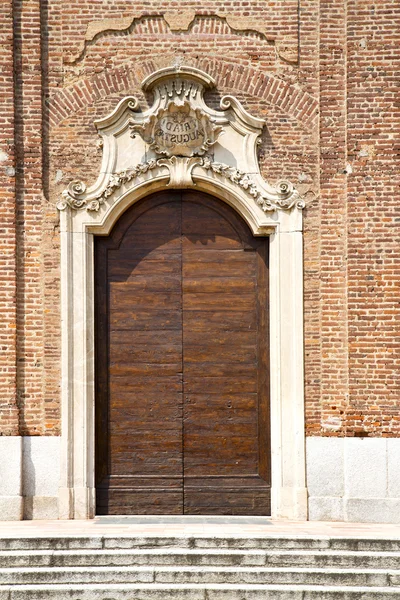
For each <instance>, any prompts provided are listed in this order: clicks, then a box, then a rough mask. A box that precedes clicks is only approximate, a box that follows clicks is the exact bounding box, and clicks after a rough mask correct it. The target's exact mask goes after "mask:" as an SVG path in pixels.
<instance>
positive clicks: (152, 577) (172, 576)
mask: <svg viewBox="0 0 400 600" xmlns="http://www.w3.org/2000/svg"><path fill="white" fill-rule="evenodd" d="M50 582H51V584H66V583H69V584H72V583H73V584H87V583H94V584H100V583H104V584H115V583H118V584H123V583H164V584H167V583H168V584H170V583H172V584H176V583H180V584H186V583H196V584H198V583H203V584H215V583H217V584H218V583H231V584H241V583H245V584H247V583H250V584H268V585H276V584H278V585H281V584H282V585H283V584H284V585H294V584H297V585H326V586H335V585H339V586H364V587H367V586H377V587H388V586H400V571H386V570H379V569H365V570H356V571H355V570H353V569H352V570H349V569H300V568H297V569H293V568H265V567H248V568H237V567H225V568H223V569H218V568H215V567H178V568H177V567H157V568H154V567H119V568H117V569H115V568H113V567H90V568H89V569H88V568H84V569H82V568H78V567H65V568H60V567H54V568H52V569H47V568H39V569H37V568H24V569H20V568H12V569H5V568H0V589H1V586H2V585H12V584H15V585H22V584H23V585H25V584H49V583H50Z"/></svg>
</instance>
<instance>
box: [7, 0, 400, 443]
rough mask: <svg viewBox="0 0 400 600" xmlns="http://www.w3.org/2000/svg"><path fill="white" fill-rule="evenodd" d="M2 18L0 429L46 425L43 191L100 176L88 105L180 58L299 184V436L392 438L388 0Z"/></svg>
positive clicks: (47, 212) (51, 431)
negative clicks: (302, 403) (244, 112)
mask: <svg viewBox="0 0 400 600" xmlns="http://www.w3.org/2000/svg"><path fill="white" fill-rule="evenodd" d="M12 7H13V11H12ZM0 19H1V22H2V24H4V26H3V27H2V30H1V32H0V40H1V49H2V52H1V53H0V62H1V66H2V69H1V71H0V83H1V85H2V89H3V90H5V93H3V94H2V95H1V98H0V102H1V103H2V110H1V112H0V125H1V127H0V144H1V146H0V152H1V154H0V169H1V172H2V176H3V178H4V185H2V187H1V188H0V200H1V203H0V214H1V238H0V244H1V252H0V260H1V261H2V264H1V266H2V269H1V273H2V275H1V277H2V286H1V288H0V290H1V291H0V307H1V310H2V314H3V315H4V318H3V319H2V321H3V322H2V328H1V332H0V343H1V352H2V361H1V365H0V381H1V384H2V387H3V389H4V392H3V393H2V395H1V399H0V426H1V433H3V435H16V434H18V432H20V433H21V434H22V435H43V434H46V435H56V434H58V433H59V429H60V422H59V402H60V390H59V382H60V309H59V236H58V214H57V211H56V209H55V203H56V201H57V199H58V196H59V194H60V192H61V191H62V190H63V189H64V188H65V187H66V185H67V183H68V182H69V181H70V180H71V179H72V178H74V179H83V180H84V181H86V182H87V183H92V182H93V181H94V180H95V178H96V177H97V173H98V169H99V165H100V160H101V151H100V149H99V148H98V147H97V145H96V142H97V139H98V137H97V134H96V130H95V128H94V126H93V120H94V119H96V118H99V117H101V116H104V115H105V114H107V113H108V112H110V111H111V110H112V109H113V108H114V107H115V105H116V103H117V102H118V101H119V100H120V99H121V98H122V97H123V96H125V95H127V94H132V95H136V96H137V97H138V98H139V100H140V102H141V103H142V105H143V106H146V104H147V103H148V102H149V101H151V99H150V98H145V97H144V96H143V94H142V92H141V89H140V82H141V80H142V79H143V78H144V77H145V76H146V75H147V74H149V73H150V72H152V71H154V70H156V69H158V68H161V67H165V66H170V65H172V64H176V63H179V62H180V63H185V64H189V65H193V66H196V67H199V68H201V69H203V70H205V71H207V72H209V73H210V74H211V75H212V76H214V77H215V78H216V80H217V92H215V91H214V92H211V93H210V94H209V96H208V102H209V103H210V104H211V105H213V106H216V107H217V106H218V102H219V97H220V96H221V95H223V94H225V93H232V94H235V95H236V96H237V97H238V98H239V99H240V100H241V101H242V102H243V104H244V105H245V107H246V108H247V109H248V110H249V111H250V112H251V113H254V114H255V115H257V116H260V117H264V118H265V119H266V120H267V128H266V131H265V134H264V136H263V140H262V145H261V148H260V163H261V167H262V172H263V174H264V176H265V177H266V178H267V179H268V180H270V181H271V182H274V181H276V180H277V179H278V178H282V177H284V178H288V179H291V180H292V181H293V183H294V184H295V185H296V186H297V187H298V188H299V190H300V191H301V192H302V193H303V195H304V197H305V199H306V202H307V208H306V209H305V211H304V225H305V233H304V252H305V355H306V369H305V381H306V412H307V432H308V434H309V435H335V436H338V435H340V436H343V435H347V436H353V435H367V434H368V435H371V436H382V435H383V436H399V435H400V417H399V415H398V408H397V407H396V401H398V399H399V397H400V380H399V377H400V375H399V373H400V369H399V352H400V351H399V348H400V314H399V313H400V308H399V298H400V289H399V287H400V282H399V273H400V268H399V264H400V261H399V259H400V256H399V255H400V243H399V241H400V240H399V230H400V208H399V188H398V183H399V168H398V167H399V160H398V159H399V142H398V139H399V133H400V131H399V129H400V126H399V106H398V104H397V105H396V101H397V102H398V97H397V98H396V71H395V69H396V65H397V68H398V59H399V54H400V50H399V48H400V43H399V42H400V40H399V39H398V38H399V36H400V34H399V31H400V7H399V5H398V2H396V1H394V0H382V1H380V2H377V3H375V4H370V3H365V2H358V1H356V0H329V1H328V0H320V2H316V1H315V0H300V1H299V2H298V1H297V0H281V1H280V2H275V1H272V0H257V1H255V0H253V1H250V0H249V1H242V2H240V1H232V2H229V1H228V2H226V1H222V0H221V1H219V0H214V1H211V0H208V1H207V0H205V1H204V2H203V3H202V4H201V8H199V4H198V2H194V1H190V0H181V1H179V2H178V1H176V2H175V1H168V2H166V0H164V2H157V1H156V0H152V1H147V2H144V1H143V2H141V3H140V2H135V3H132V2H130V1H127V0H116V1H115V0H113V1H111V0H96V1H93V0H68V1H65V0H64V1H63V2H61V0H41V2H39V0H30V2H22V0H15V1H14V2H11V0H3V2H2V4H1V8H0ZM13 25H14V27H13ZM13 32H14V33H13ZM396 37H397V39H396ZM13 50H14V51H13ZM14 66H15V69H14ZM14 73H15V75H14ZM397 91H398V90H397ZM14 110H15V120H14ZM14 139H15V155H14V142H13V140H14ZM14 167H15V168H16V174H15V176H14V171H13V169H14ZM16 248H17V252H16Z"/></svg>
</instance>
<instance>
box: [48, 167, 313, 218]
mask: <svg viewBox="0 0 400 600" xmlns="http://www.w3.org/2000/svg"><path fill="white" fill-rule="evenodd" d="M196 166H200V167H203V168H204V169H205V170H206V171H212V172H213V173H215V174H216V175H220V176H221V177H223V178H226V179H229V180H230V181H231V182H232V183H234V184H235V185H237V186H239V187H241V188H242V189H243V190H245V191H246V193H247V194H249V195H250V196H252V197H253V198H254V200H255V202H256V203H257V204H258V205H259V206H260V207H261V208H262V210H263V211H264V212H273V211H275V210H290V209H292V208H293V207H294V206H296V207H297V208H299V209H302V208H304V206H305V203H304V200H303V199H302V198H301V197H300V196H299V194H298V192H297V191H296V190H294V189H293V185H292V184H291V183H290V182H289V181H283V180H282V181H278V183H277V184H276V185H275V191H276V195H275V197H274V198H271V197H268V196H267V195H266V194H265V193H264V192H263V191H262V190H261V189H260V188H259V187H258V186H257V184H256V183H255V182H254V181H253V180H252V178H251V176H250V175H249V174H248V173H245V172H244V171H240V170H239V169H236V168H235V167H230V166H229V165H225V164H223V163H218V162H214V161H213V160H212V159H211V158H210V157H209V156H205V157H204V158H200V157H181V156H171V157H170V158H161V159H159V160H154V159H152V160H149V161H148V162H144V163H140V164H138V165H136V166H135V167H132V168H130V169H126V170H124V171H121V172H120V173H115V174H113V175H111V176H110V178H109V181H108V184H107V186H106V187H105V189H104V190H103V192H102V193H101V194H99V195H98V196H97V197H96V198H94V199H93V200H90V201H89V202H87V201H86V200H85V199H84V197H83V196H84V194H85V191H86V185H85V184H84V183H83V182H82V181H72V182H71V183H70V184H69V186H68V188H67V190H65V191H64V192H63V195H62V200H61V201H60V202H59V203H58V205H57V208H58V209H59V210H64V209H65V208H66V207H67V206H69V207H71V208H74V209H80V208H86V210H88V211H98V210H99V209H100V206H101V205H102V204H104V202H105V201H106V200H107V199H108V198H110V197H111V196H112V195H113V194H114V192H115V191H116V190H117V189H119V188H120V187H121V186H122V185H125V184H126V183H129V182H130V181H132V180H134V179H136V178H137V177H139V176H140V175H143V174H145V173H147V172H148V171H152V170H154V169H156V168H161V167H167V168H168V170H169V177H170V179H169V183H168V184H167V185H168V186H171V188H174V189H181V188H186V187H190V186H192V185H194V182H193V178H192V177H193V174H192V171H193V169H194V167H196Z"/></svg>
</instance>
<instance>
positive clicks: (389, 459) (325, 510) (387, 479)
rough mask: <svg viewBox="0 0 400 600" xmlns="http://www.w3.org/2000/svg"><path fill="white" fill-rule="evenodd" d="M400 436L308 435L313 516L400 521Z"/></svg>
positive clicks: (327, 518) (308, 475)
mask: <svg viewBox="0 0 400 600" xmlns="http://www.w3.org/2000/svg"><path fill="white" fill-rule="evenodd" d="M399 464H400V439H394V438H329V437H311V438H307V485H308V492H309V499H308V507H309V519H310V520H312V521H348V522H358V523H400V470H399V467H398V465H399Z"/></svg>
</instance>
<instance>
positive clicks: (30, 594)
mask: <svg viewBox="0 0 400 600" xmlns="http://www.w3.org/2000/svg"><path fill="white" fill-rule="evenodd" d="M399 598H400V591H399V590H398V589H393V588H390V587H377V588H368V587H354V586H347V587H339V586H337V587H329V586H306V585H301V586H286V585H251V584H247V585H234V584H209V585H201V584H200V585H199V584H185V585H183V584H169V585H162V584H141V585H136V584H124V585H122V586H121V585H105V584H102V585H51V586H35V585H25V586H24V585H14V586H4V587H3V588H1V589H0V600H78V599H79V600H265V599H268V600H272V599H274V600H395V599H396V600H397V599H399Z"/></svg>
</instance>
